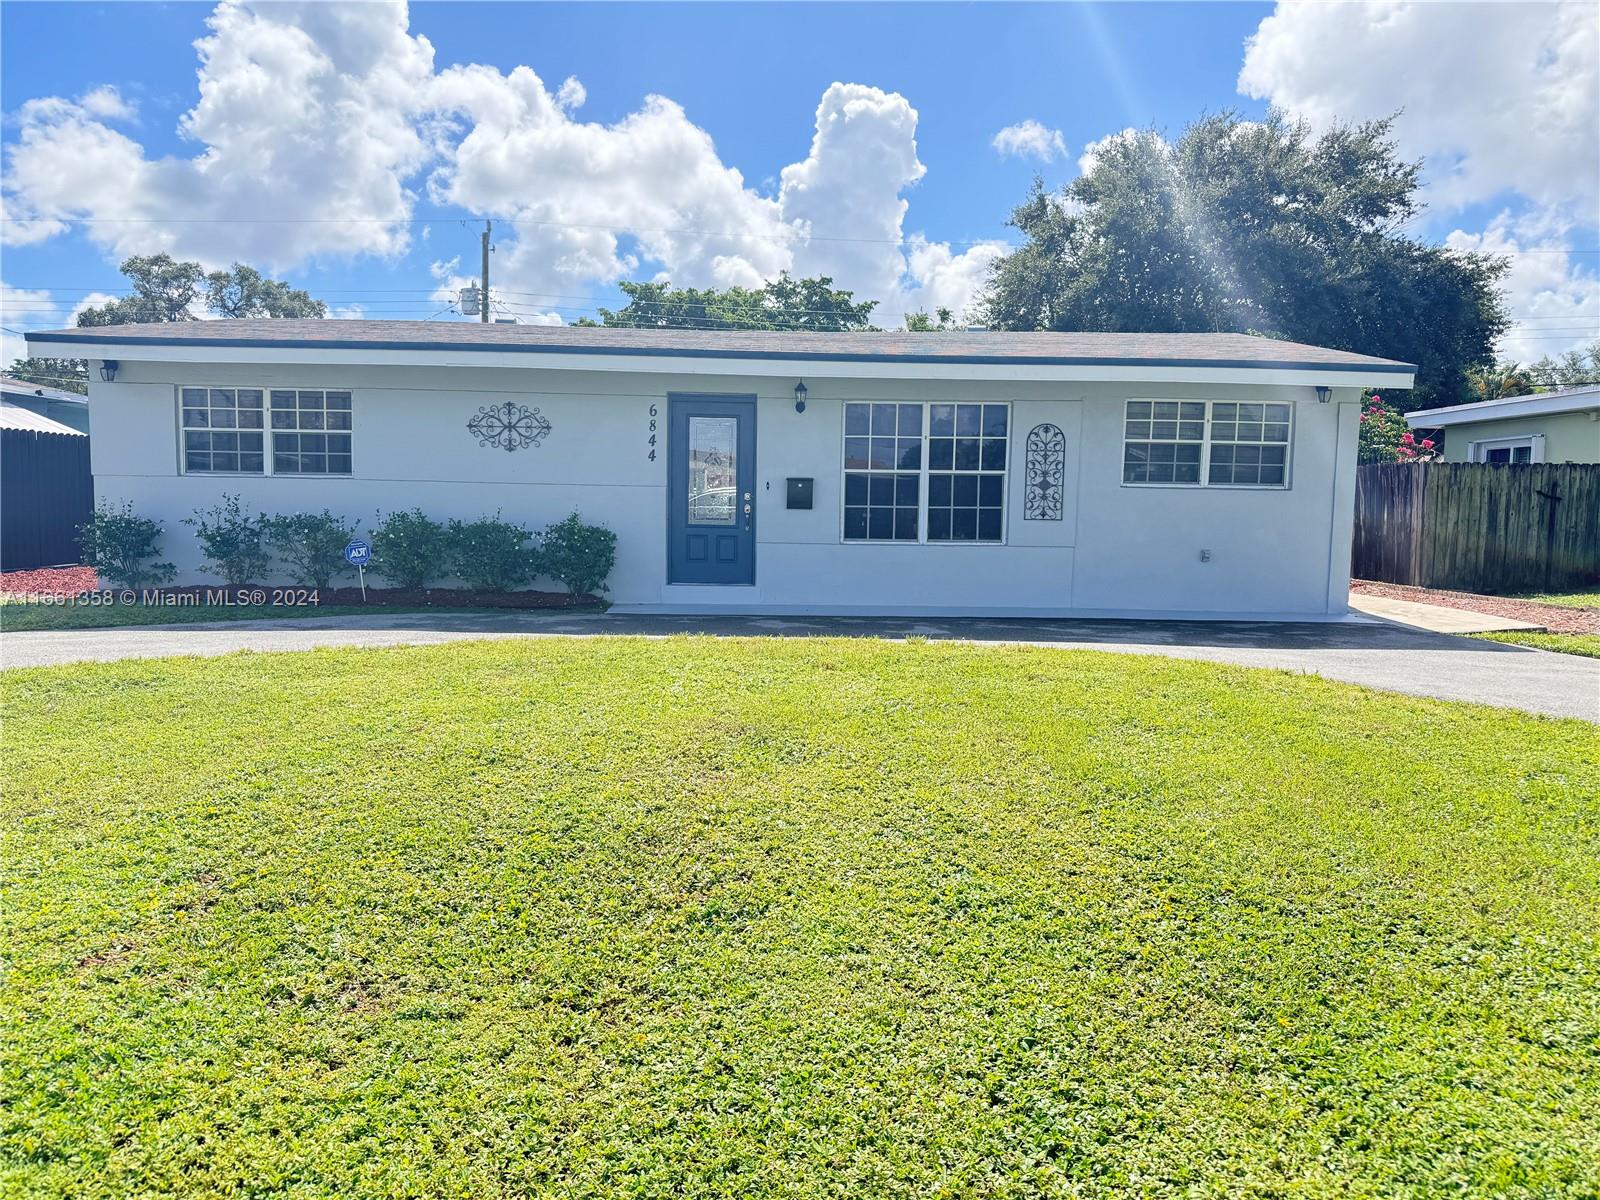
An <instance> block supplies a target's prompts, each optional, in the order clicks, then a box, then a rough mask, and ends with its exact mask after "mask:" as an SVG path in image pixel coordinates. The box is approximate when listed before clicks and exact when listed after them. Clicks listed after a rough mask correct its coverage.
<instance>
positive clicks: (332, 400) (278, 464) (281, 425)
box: [272, 391, 350, 475]
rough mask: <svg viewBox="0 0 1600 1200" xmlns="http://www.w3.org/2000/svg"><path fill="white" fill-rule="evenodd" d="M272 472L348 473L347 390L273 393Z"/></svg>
mask: <svg viewBox="0 0 1600 1200" xmlns="http://www.w3.org/2000/svg"><path fill="white" fill-rule="evenodd" d="M272 473H273V474H274V475H348V474H350V393H349V392H323V391H274V392H273V393H272Z"/></svg>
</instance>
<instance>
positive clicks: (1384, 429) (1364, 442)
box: [1356, 395, 1439, 463]
mask: <svg viewBox="0 0 1600 1200" xmlns="http://www.w3.org/2000/svg"><path fill="white" fill-rule="evenodd" d="M1438 457H1439V453H1438V451H1437V450H1436V449H1435V448H1434V445H1433V441H1432V440H1431V439H1430V438H1422V439H1420V440H1419V439H1418V438H1417V436H1416V435H1415V434H1413V433H1412V432H1411V429H1410V427H1409V426H1408V425H1407V424H1406V419H1405V417H1403V416H1401V415H1400V413H1398V412H1397V411H1395V410H1394V409H1393V408H1391V407H1390V406H1389V405H1388V404H1387V403H1385V402H1384V399H1383V397H1382V396H1378V395H1373V396H1368V397H1367V398H1366V399H1364V400H1363V401H1362V402H1361V439H1360V447H1359V449H1358V452H1357V454H1356V458H1357V460H1358V461H1360V462H1364V463H1393V462H1431V461H1432V460H1433V459H1436V458H1438Z"/></svg>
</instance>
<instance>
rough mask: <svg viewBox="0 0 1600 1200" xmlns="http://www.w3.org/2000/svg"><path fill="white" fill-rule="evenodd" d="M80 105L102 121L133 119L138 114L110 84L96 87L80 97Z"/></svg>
mask: <svg viewBox="0 0 1600 1200" xmlns="http://www.w3.org/2000/svg"><path fill="white" fill-rule="evenodd" d="M78 106H79V107H80V108H82V109H83V111H84V112H86V113H88V114H89V115H90V116H91V117H95V118H97V119H99V120H102V121H131V120H133V118H134V117H135V116H136V115H137V114H136V113H135V111H134V107H133V105H132V104H130V103H129V102H128V101H126V100H124V99H123V98H122V93H121V92H119V91H117V89H116V88H114V87H112V86H111V85H110V84H105V85H103V86H101V87H97V88H94V89H93V90H92V91H88V92H85V93H84V94H83V95H81V96H79V97H78Z"/></svg>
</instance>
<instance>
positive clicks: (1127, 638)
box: [0, 611, 1600, 721]
mask: <svg viewBox="0 0 1600 1200" xmlns="http://www.w3.org/2000/svg"><path fill="white" fill-rule="evenodd" d="M683 633H697V634H706V635H709V636H713V637H882V638H907V637H925V638H932V639H937V638H951V639H956V640H961V641H972V642H1012V643H1022V644H1027V645H1041V646H1061V647H1067V648H1078V649H1091V650H1116V651H1122V652H1126V653H1131V654H1164V655H1168V656H1170V657H1173V658H1192V659H1201V660H1205V661H1208V662H1224V663H1234V664H1237V665H1240V666H1246V667H1275V668H1279V669H1282V670H1288V671H1299V672H1304V673H1308V674H1315V675H1322V676H1325V677H1327V678H1329V679H1339V680H1343V681H1345V682H1347V683H1358V684H1363V685H1365V686H1367V687H1373V688H1382V689H1386V690H1388V691H1395V692H1407V693H1410V694H1411V695H1415V696H1432V697H1435V698H1438V699H1442V700H1469V701H1474V702H1476V703H1479V704H1493V705H1497V706H1500V707H1503V708H1520V709H1523V710H1525V711H1527V712H1533V713H1544V714H1548V715H1551V716H1561V717H1581V718H1583V719H1585V720H1589V721H1600V659H1592V658H1579V657H1577V656H1575V655H1568V654H1551V653H1548V652H1546V651H1542V650H1528V649H1524V648H1523V647H1520V646H1509V645H1503V644H1500V643H1497V642H1484V641H1477V640H1474V639H1471V638H1462V637H1450V636H1447V635H1444V634H1435V633H1424V632H1420V631H1417V630H1410V629H1403V628H1400V627H1397V626H1393V625H1388V624H1380V623H1355V622H1351V623H1341V624H1306V625H1297V624H1280V623H1268V622H1242V621H1229V622H1212V621H1059V620H1024V619H1005V620H994V619H978V618H949V619H946V618H926V617H907V618H889V617H718V616H692V617H666V616H626V615H617V614H609V613H607V614H600V613H589V614H559V613H482V612H462V613H455V612H443V611H441V612H431V613H397V614H392V615H385V614H375V615H372V616H365V615H363V616H354V617H349V616H346V617H296V618H289V619H286V620H276V621H231V622H219V623H214V624H196V625H177V626H144V627H140V628H131V629H84V630H63V631H49V632H45V631H39V632H26V633H7V634H5V635H4V636H3V638H0V666H3V667H5V668H15V667H37V666H49V665H55V664H59V663H72V662H109V661H112V660H115V659H122V658H165V657H170V656H174V655H184V654H195V655H215V654H228V653H231V652H233V651H237V650H260V651H278V650H310V649H314V648H316V647H320V646H399V645H431V644H436V643H440V642H450V641H458V640H461V639H467V638H506V637H593V636H597V635H604V634H629V635H635V636H642V637H667V636H670V635H673V634H683Z"/></svg>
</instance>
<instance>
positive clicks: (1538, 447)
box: [1467, 433, 1544, 465]
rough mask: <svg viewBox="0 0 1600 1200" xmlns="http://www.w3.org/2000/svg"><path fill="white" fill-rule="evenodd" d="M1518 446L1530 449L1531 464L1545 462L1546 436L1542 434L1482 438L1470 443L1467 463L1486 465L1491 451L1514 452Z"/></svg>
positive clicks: (1529, 460)
mask: <svg viewBox="0 0 1600 1200" xmlns="http://www.w3.org/2000/svg"><path fill="white" fill-rule="evenodd" d="M1518 446H1526V447H1528V462H1529V463H1542V462H1543V461H1544V434H1542V433H1525V434H1522V435H1521V436H1520V437H1500V438H1480V439H1479V440H1477V441H1474V442H1468V443H1467V461H1468V462H1475V463H1486V462H1488V461H1489V451H1491V450H1512V451H1514V450H1516V449H1517V447H1518ZM1508 465H1510V464H1508Z"/></svg>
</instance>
